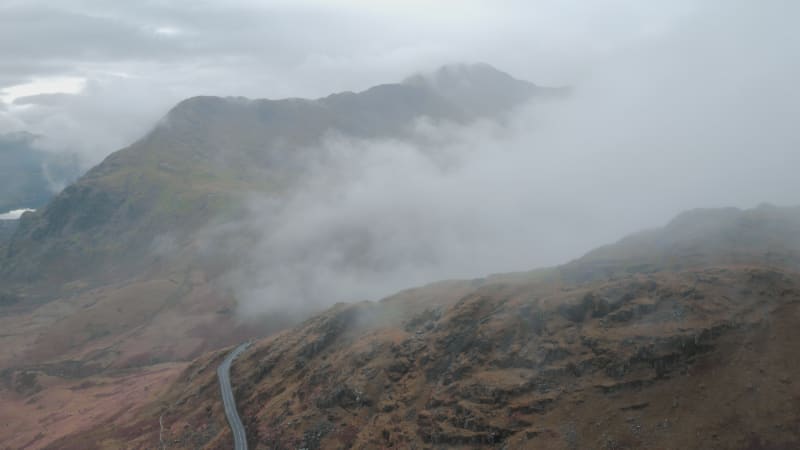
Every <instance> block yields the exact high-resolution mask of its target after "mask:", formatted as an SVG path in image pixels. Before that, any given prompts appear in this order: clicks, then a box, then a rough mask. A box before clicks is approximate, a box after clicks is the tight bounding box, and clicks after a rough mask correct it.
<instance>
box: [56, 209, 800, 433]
mask: <svg viewBox="0 0 800 450" xmlns="http://www.w3.org/2000/svg"><path fill="white" fill-rule="evenodd" d="M798 226H800V215H798V214H797V209H796V208H777V207H770V206H763V207H759V208H756V209H754V210H745V211H741V210H735V209H728V210H698V211H692V212H689V213H686V214H683V215H681V216H679V217H678V218H676V219H675V220H674V221H673V222H671V223H670V224H668V225H667V226H666V227H664V228H661V229H657V230H651V231H648V232H645V233H640V234H636V235H633V236H631V237H628V238H626V239H623V240H622V241H620V242H618V243H617V244H613V245H610V246H607V247H603V248H601V249H598V250H596V251H593V252H590V253H589V254H587V255H586V256H585V257H584V258H581V259H579V260H576V261H573V262H571V263H569V264H567V265H564V266H562V267H559V268H556V269H551V270H541V271H534V272H530V273H521V274H509V275H498V276H493V277H488V278H485V279H481V280H473V281H453V282H443V283H437V284H434V285H431V286H427V287H422V288H417V289H411V290H408V291H404V292H402V293H399V294H398V295H396V296H393V297H390V298H387V299H385V300H383V301H381V302H377V303H372V302H364V303H358V304H340V305H337V306H335V307H333V308H332V309H330V310H329V311H327V312H325V313H323V314H321V315H318V316H316V317H314V318H312V319H309V320H308V321H306V322H304V323H303V324H301V325H299V326H297V327H295V328H294V329H292V330H289V331H286V332H283V333H280V334H278V335H276V336H274V337H270V338H266V339H263V340H261V341H258V342H257V343H256V344H255V345H254V346H253V347H252V348H251V349H250V350H248V351H247V352H246V353H245V354H244V355H243V356H242V357H240V359H238V360H237V361H236V363H235V364H234V366H233V371H232V380H233V384H234V386H235V390H236V397H237V402H238V404H239V410H240V412H241V414H242V416H243V418H244V422H245V426H246V428H247V432H248V439H249V441H250V443H251V445H252V447H253V448H312V449H313V448H326V449H328V448H332V449H335V448H480V447H498V448H508V449H514V448H520V449H522V448H566V449H579V448H599V449H623V448H630V449H633V448H675V449H683V448H703V449H712V448H720V449H722V448H725V449H729V448H734V449H737V448H741V449H789V448H797V446H798V445H800V435H798V432H797V424H798V423H800V407H798V405H800V387H798V383H797V377H798V375H800V363H799V362H798V361H797V359H796V358H794V357H793V355H795V354H796V353H797V352H798V351H800V347H798V346H799V345H800V344H798V342H800V339H798V338H799V337H800V336H798V327H797V324H798V323H799V321H800V272H798V270H797V269H798V267H797V265H796V259H794V255H795V253H794V252H795V250H796V248H797V247H796V246H795V242H796V241H795V239H796V236H797V234H796V233H795V230H797V227H798ZM787 239H788V240H787ZM784 240H787V241H785V244H783V245H782V244H781V243H782V242H784ZM690 248H691V249H693V251H692V252H691V253H685V251H686V249H690ZM779 249H782V252H781V257H780V258H775V257H773V254H774V253H775V252H776V251H777V250H779ZM697 255H702V257H698V256H697ZM598 261H602V262H603V264H602V265H601V266H599V267H602V268H603V270H605V268H607V267H612V265H611V263H610V261H613V262H614V264H613V267H618V268H619V269H615V270H614V271H613V273H612V274H611V275H609V276H601V275H598V274H596V272H595V271H596V270H597V268H598ZM642 261H647V262H648V266H647V267H646V270H639V269H640V268H641V262H642ZM631 267H633V268H637V270H628V269H629V268H631ZM587 273H588V274H591V275H592V276H585V274H587ZM574 274H579V275H580V276H579V277H578V278H581V279H582V280H576V279H575V278H576V276H575V275H574ZM224 354H225V351H218V352H213V353H210V354H208V355H205V356H203V357H201V358H199V359H197V360H196V361H194V362H193V363H192V364H191V365H189V366H188V367H186V368H185V370H183V372H182V373H181V374H180V375H179V376H178V377H177V378H176V381H175V383H174V384H173V385H172V386H171V387H170V388H169V389H168V390H167V391H166V392H165V393H164V394H163V395H161V396H160V397H159V399H158V400H157V401H155V402H152V403H150V404H148V405H146V406H144V407H142V408H141V409H140V410H139V411H138V412H137V413H136V414H134V417H126V418H125V419H120V420H110V421H108V422H107V423H104V424H101V425H99V426H97V427H94V428H93V429H92V430H90V431H86V432H84V433H78V434H75V435H73V436H69V437H67V438H65V439H63V440H60V441H57V442H56V443H54V444H53V448H76V449H77V448H91V446H90V445H89V443H91V442H105V443H106V444H108V445H114V443H118V444H119V443H122V442H125V443H126V445H130V446H131V447H132V448H148V447H152V446H153V445H154V443H156V442H159V435H160V436H161V438H162V439H164V440H165V442H167V443H169V445H170V448H209V449H222V448H228V446H229V442H230V435H229V431H228V429H227V427H226V425H225V422H224V415H223V413H222V410H221V402H220V399H219V398H218V387H217V384H216V382H217V381H216V378H215V368H216V365H217V364H218V363H219V362H220V361H221V359H222V358H223V356H224ZM159 417H162V419H163V422H164V426H165V428H164V430H163V431H160V428H159V426H158V423H159V422H158V418H159ZM164 436H166V437H164Z"/></svg>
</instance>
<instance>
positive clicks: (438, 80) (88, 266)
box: [0, 64, 565, 285]
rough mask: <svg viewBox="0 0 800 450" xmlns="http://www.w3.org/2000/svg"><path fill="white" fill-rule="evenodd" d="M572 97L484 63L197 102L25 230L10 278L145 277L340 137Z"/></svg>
mask: <svg viewBox="0 0 800 450" xmlns="http://www.w3.org/2000/svg"><path fill="white" fill-rule="evenodd" d="M564 93H565V91H563V89H551V88H542V87H538V86H536V85H534V84H532V83H529V82H526V81H521V80H517V79H514V78H512V77H511V76H509V75H507V74H504V73H502V72H500V71H498V70H496V69H494V68H492V67H490V66H488V65H484V64H478V65H455V66H447V67H444V68H442V69H441V70H439V71H438V72H436V73H434V74H433V75H419V76H416V77H412V78H410V79H409V80H406V81H405V82H402V83H396V84H385V85H380V86H376V87H373V88H370V89H367V90H366V91H363V92H359V93H352V92H344V93H339V94H334V95H330V96H328V97H324V98H320V99H316V100H306V99H283V100H249V99H245V98H220V97H195V98H190V99H188V100H185V101H183V102H181V103H180V104H178V105H177V106H175V107H174V108H173V109H172V110H171V111H170V112H169V113H168V114H167V116H166V117H165V118H163V119H162V120H161V121H160V122H159V123H158V125H157V126H156V127H155V128H154V129H153V130H152V131H151V132H150V133H149V134H147V135H146V136H145V137H143V138H142V139H141V140H139V141H137V142H136V143H134V144H132V145H131V146H130V147H127V148H125V149H122V150H120V151H118V152H115V153H113V154H112V155H110V156H109V157H108V158H106V159H105V160H104V161H103V162H102V163H101V164H100V165H98V166H97V167H95V168H93V169H92V170H90V171H89V172H88V173H87V174H86V175H84V176H83V177H82V178H81V179H80V180H78V181H77V182H76V183H74V184H72V185H70V186H68V187H67V188H66V189H65V190H64V191H63V192H62V193H60V194H59V195H58V196H57V197H56V198H55V199H53V200H52V201H51V202H50V203H49V204H48V205H47V206H46V207H44V208H43V209H42V210H41V211H37V213H36V214H33V215H31V216H30V217H26V219H25V220H23V221H21V222H20V224H19V229H18V231H17V232H16V233H15V235H14V236H13V238H12V240H11V241H10V243H9V244H8V246H7V249H6V251H5V252H4V255H2V258H0V279H3V280H5V281H6V282H8V283H14V282H19V281H25V282H29V281H32V280H38V281H40V282H42V281H48V282H50V283H51V284H54V285H60V284H63V283H65V282H69V281H70V280H74V279H77V278H89V279H98V280H109V279H112V280H113V279H117V278H119V277H121V276H123V274H127V275H130V274H136V273H140V272H141V271H143V270H145V269H146V268H148V267H150V266H151V265H152V264H153V262H154V260H155V259H156V258H160V259H163V255H160V256H154V251H153V250H154V248H153V244H152V243H153V240H154V239H159V238H161V237H165V236H167V237H168V238H169V239H170V240H171V241H172V242H173V243H175V244H176V245H177V247H178V248H181V249H185V248H188V247H189V246H190V244H191V241H192V238H191V237H192V233H193V232H195V231H197V230H199V229H201V228H203V227H204V226H205V225H207V224H208V223H209V222H211V221H212V220H214V219H219V218H230V217H235V216H236V215H240V214H244V211H243V210H242V208H241V205H242V200H243V198H244V195H243V193H247V192H253V191H255V192H261V193H263V194H267V195H282V193H285V192H287V191H289V190H290V189H291V187H292V185H293V184H294V183H296V182H297V181H298V179H300V177H301V175H302V174H303V172H304V171H306V170H307V167H309V165H310V164H309V161H310V160H314V159H315V158H319V157H321V156H320V155H319V149H318V148H315V146H316V145H318V144H320V142H321V140H322V139H324V138H325V137H326V136H329V135H330V134H331V133H339V134H342V135H346V136H352V137H357V138H397V139H399V138H404V137H409V136H410V134H411V130H412V128H413V125H414V123H415V121H416V120H418V119H420V118H421V117H427V118H429V119H430V120H433V121H451V122H456V123H469V122H471V121H474V120H477V119H479V118H484V117H486V118H500V117H501V116H502V115H503V114H504V113H507V112H508V111H510V110H511V109H513V108H515V107H518V106H520V105H521V104H523V103H525V102H527V101H528V100H530V99H532V98H551V97H554V96H559V95H563V94H564ZM477 105H484V106H482V107H478V106H477ZM187 258H188V257H187ZM195 259H196V258H195Z"/></svg>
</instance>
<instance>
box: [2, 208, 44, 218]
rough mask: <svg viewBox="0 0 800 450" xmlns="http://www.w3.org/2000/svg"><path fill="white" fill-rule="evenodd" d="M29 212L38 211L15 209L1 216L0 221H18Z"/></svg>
mask: <svg viewBox="0 0 800 450" xmlns="http://www.w3.org/2000/svg"><path fill="white" fill-rule="evenodd" d="M28 211H31V212H33V211H36V210H35V209H30V208H23V209H15V210H13V211H9V212H6V213H3V214H0V220H17V219H19V218H20V216H22V215H23V214H24V213H26V212H28Z"/></svg>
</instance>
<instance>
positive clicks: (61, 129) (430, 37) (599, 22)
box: [0, 0, 730, 163]
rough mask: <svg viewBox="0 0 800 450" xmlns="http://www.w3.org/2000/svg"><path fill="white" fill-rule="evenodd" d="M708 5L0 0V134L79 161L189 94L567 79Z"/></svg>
mask: <svg viewBox="0 0 800 450" xmlns="http://www.w3.org/2000/svg"><path fill="white" fill-rule="evenodd" d="M646 3H649V5H648V4H646ZM723 3H724V4H725V5H727V4H729V3H730V2H723ZM715 8H718V5H714V4H713V3H709V4H705V5H698V4H697V2H692V1H684V0H672V1H669V2H660V1H659V2H642V1H638V0H606V1H592V2H585V1H577V0H575V1H569V0H567V1H564V0H557V1H556V0H538V1H531V0H519V1H517V0H513V1H488V0H487V1H479V0H459V1H442V0H440V1H436V2H432V1H428V2H423V1H418V0H396V1H395V0H385V1H380V2H376V1H367V0H324V1H323V0H291V1H290V0H283V1H281V0H278V1H256V0H226V1H203V0H191V1H188V0H187V1H183V0H171V1H159V0H147V1H136V2H130V1H110V0H59V1H42V0H2V2H0V56H1V57H0V101H1V102H2V103H0V132H6V131H13V130H20V129H25V130H28V131H32V132H36V133H40V134H44V135H46V136H47V137H48V138H49V139H48V141H47V142H45V143H44V145H46V146H48V147H50V148H53V149H57V150H60V149H65V148H68V149H70V150H72V151H77V152H80V153H81V154H83V155H85V156H86V159H87V162H89V163H95V162H97V161H98V160H99V159H100V158H102V157H103V156H105V155H106V154H108V153H110V152H111V151H113V150H115V149H118V148H120V147H122V146H125V145H127V144H128V143H130V142H131V141H132V140H134V139H136V138H137V137H139V136H140V135H142V134H143V133H144V132H146V131H147V129H149V128H150V127H151V126H152V124H153V123H154V122H155V121H156V120H157V119H158V118H159V117H160V116H161V115H162V114H164V112H165V111H166V110H167V109H168V108H169V107H170V106H172V105H173V104H174V103H176V102H177V101H179V100H181V99H183V98H186V97H190V96H193V95H199V94H212V95H223V96H224V95H244V96H248V97H259V98H279V97H287V96H301V97H318V96H324V95H327V94H329V93H332V92H336V91H341V90H362V89H365V88H368V87H370V86H372V85H375V84H379V83H386V82H392V81H397V80H400V79H402V78H404V77H406V76H407V75H409V74H411V73H413V72H417V71H420V70H430V69H432V68H435V67H437V66H439V65H442V64H445V63H450V62H461V61H463V62H478V61H483V62H488V63H490V64H492V65H494V66H496V67H498V68H500V69H502V70H505V71H507V72H509V73H511V74H513V75H515V76H517V77H519V78H524V79H528V80H530V81H534V82H536V83H539V84H545V85H547V84H554V85H562V84H575V83H580V82H581V80H584V79H585V78H586V77H587V76H590V75H591V73H592V72H593V70H595V68H596V67H597V66H598V65H602V64H603V63H604V61H608V60H609V59H612V58H614V57H615V55H619V54H620V53H623V52H625V51H628V50H629V49H630V48H632V47H635V46H639V45H641V44H642V42H646V41H652V40H658V39H660V38H662V37H664V36H669V35H670V34H671V33H675V32H676V30H679V29H680V28H681V27H684V26H686V24H687V23H689V22H691V21H692V20H695V18H696V17H698V16H701V15H703V14H708V13H709V10H710V11H712V12H713V10H714V9H715Z"/></svg>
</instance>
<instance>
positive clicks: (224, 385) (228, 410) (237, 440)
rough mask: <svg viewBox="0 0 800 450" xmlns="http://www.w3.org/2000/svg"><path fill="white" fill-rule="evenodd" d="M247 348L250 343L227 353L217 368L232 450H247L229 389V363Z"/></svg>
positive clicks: (231, 392) (234, 402) (240, 423)
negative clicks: (231, 435)
mask: <svg viewBox="0 0 800 450" xmlns="http://www.w3.org/2000/svg"><path fill="white" fill-rule="evenodd" d="M249 346H250V343H249V342H245V343H244V344H241V345H240V346H238V347H236V348H235V349H234V350H233V351H232V352H230V353H228V356H226V357H225V359H224V360H223V361H222V364H220V365H219V367H217V377H218V378H219V387H220V390H222V404H223V406H224V407H225V415H226V416H227V417H228V423H229V424H230V426H231V431H232V432H233V448H234V450H247V436H246V435H245V432H244V425H242V419H240V418H239V413H238V412H237V411H236V399H234V398H233V390H232V389H231V363H232V362H233V360H234V359H236V357H237V356H239V355H240V354H241V353H242V352H243V351H245V350H246V349H247V347H249Z"/></svg>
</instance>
